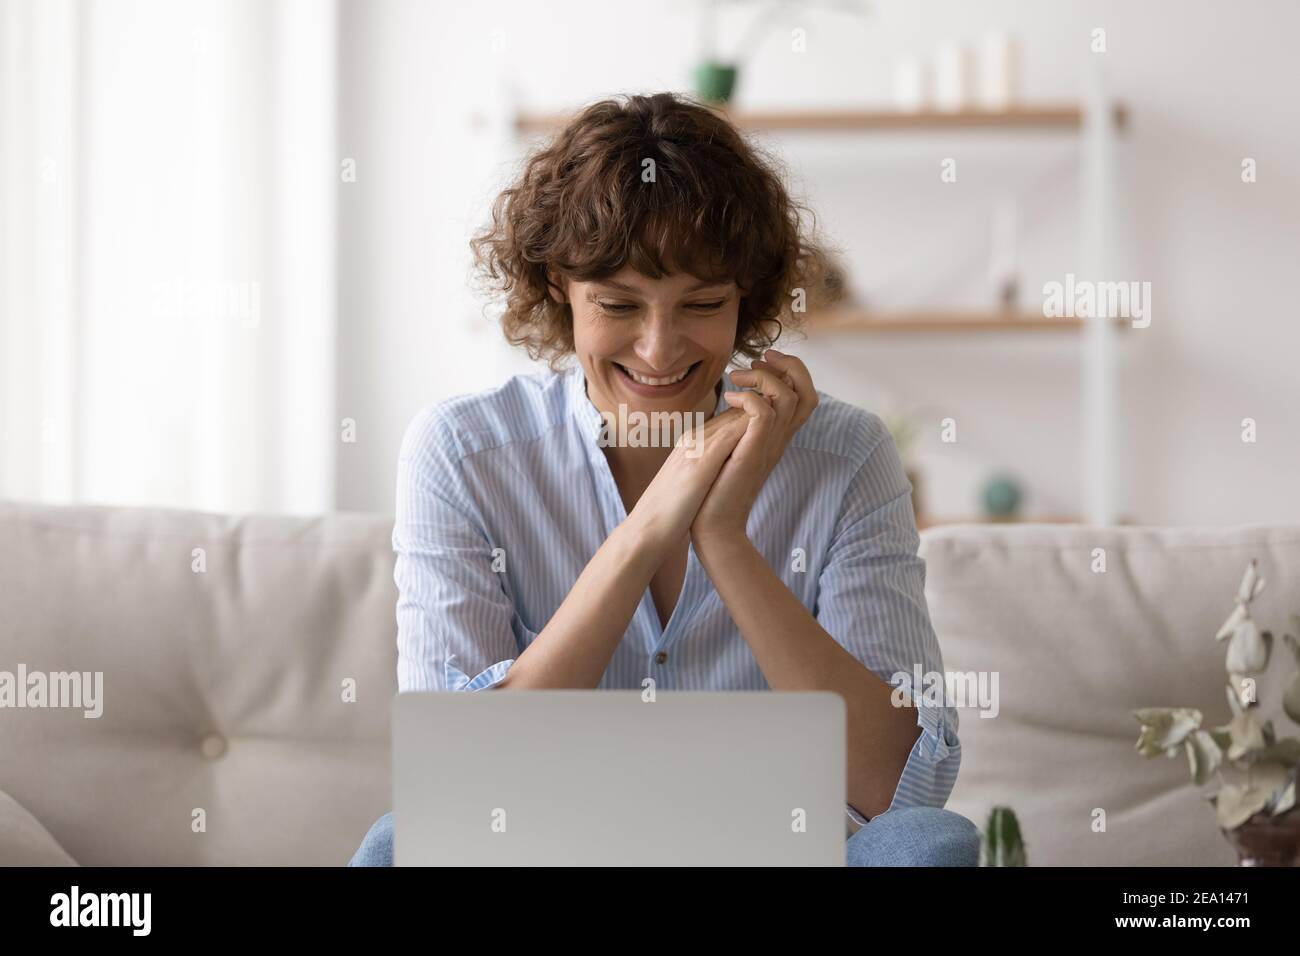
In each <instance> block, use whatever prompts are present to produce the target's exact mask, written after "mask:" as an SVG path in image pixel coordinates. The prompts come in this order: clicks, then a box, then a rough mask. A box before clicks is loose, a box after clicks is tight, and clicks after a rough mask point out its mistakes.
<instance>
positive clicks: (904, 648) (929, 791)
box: [816, 415, 961, 829]
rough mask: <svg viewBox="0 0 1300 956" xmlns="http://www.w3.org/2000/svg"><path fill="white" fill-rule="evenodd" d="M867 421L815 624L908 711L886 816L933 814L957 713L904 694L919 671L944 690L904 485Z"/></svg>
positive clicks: (948, 770) (886, 444) (944, 793)
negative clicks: (910, 733)
mask: <svg viewBox="0 0 1300 956" xmlns="http://www.w3.org/2000/svg"><path fill="white" fill-rule="evenodd" d="M870 421H871V423H872V425H873V428H872V429H871V431H872V432H875V433H882V434H881V435H880V437H879V438H876V439H874V445H873V447H872V450H871V452H870V453H869V454H868V455H867V457H866V459H865V461H864V462H863V464H862V465H861V467H860V468H859V469H858V470H857V473H856V474H855V475H854V477H853V479H852V481H851V482H850V484H849V487H848V489H847V492H846V494H845V497H844V501H843V504H842V507H841V509H840V515H839V517H838V519H837V524H836V528H835V532H834V535H833V538H832V542H831V547H830V551H829V554H828V555H827V559H826V562H825V563H824V564H823V568H822V572H821V574H820V576H819V579H818V599H817V615H816V616H817V621H818V623H819V624H821V626H822V627H823V628H824V629H825V630H826V632H827V633H828V634H830V635H831V636H832V637H834V638H835V640H836V641H838V642H839V643H840V644H841V645H842V646H843V647H844V648H845V649H846V650H848V651H849V653H851V654H852V655H853V656H854V657H855V658H857V660H859V661H860V662H861V663H862V664H863V665H864V666H865V667H867V668H868V669H870V670H871V671H872V672H873V673H875V674H876V675H877V676H878V677H880V678H881V679H882V680H884V681H885V682H886V683H889V684H891V685H893V686H895V687H897V688H901V690H900V692H899V693H900V695H901V696H902V697H904V698H905V699H907V700H909V701H910V702H911V703H912V705H913V706H914V707H915V709H916V722H917V726H918V727H919V728H920V731H921V732H920V736H919V737H918V738H917V740H916V743H915V744H914V745H913V747H912V751H911V753H910V754H909V755H908V758H907V763H906V765H905V766H904V767H903V772H902V774H901V775H900V777H899V780H898V784H897V787H896V788H895V791H894V796H893V799H892V800H891V802H890V804H889V807H888V809H889V810H893V809H895V808H901V807H915V806H932V807H940V808H941V807H943V805H944V804H945V803H946V802H947V800H948V796H949V794H950V793H951V792H952V788H953V785H954V784H955V783H956V780H957V768H958V766H959V765H960V763H961V745H960V743H959V741H958V739H957V712H956V710H955V709H954V708H953V707H951V706H949V702H948V701H947V700H946V699H941V700H940V701H937V702H936V701H927V698H926V697H925V695H924V694H923V693H922V691H923V688H919V687H918V688H913V687H912V682H913V675H914V674H915V673H916V671H917V670H918V669H919V671H920V673H921V674H922V675H926V674H937V675H940V676H939V680H940V681H941V683H940V684H939V685H938V686H940V687H943V686H946V685H945V684H944V683H942V674H943V657H942V655H941V653H940V650H939V641H938V638H937V637H936V636H935V633H934V628H933V627H932V625H931V623H930V613H929V609H928V607H927V606H926V602H925V562H924V560H923V559H921V558H920V557H919V556H918V554H917V551H918V548H919V546H920V538H919V536H918V534H917V531H916V518H915V516H914V514H913V512H912V501H911V492H912V487H911V484H910V482H909V481H908V479H907V474H906V472H905V471H904V469H903V464H902V462H901V460H900V459H899V456H898V450H897V449H896V448H895V446H894V441H893V439H892V438H891V437H890V435H889V433H888V431H886V430H885V428H884V425H883V424H882V423H881V422H880V420H879V418H878V417H877V416H875V415H872V416H870ZM903 675H905V677H904V676H903ZM923 679H926V678H924V677H923ZM845 809H846V811H847V813H848V815H849V818H850V820H852V821H853V823H854V824H857V825H859V826H860V825H861V824H863V823H866V822H867V818H866V817H864V816H863V815H862V814H860V813H858V812H857V811H856V810H855V809H854V808H853V807H851V806H847V805H846V807H845ZM850 829H853V827H850Z"/></svg>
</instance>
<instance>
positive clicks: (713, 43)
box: [695, 0, 869, 105]
mask: <svg viewBox="0 0 1300 956" xmlns="http://www.w3.org/2000/svg"><path fill="white" fill-rule="evenodd" d="M726 2H730V0H700V49H701V53H700V61H699V63H698V64H697V65H696V67H695V92H696V95H698V96H699V97H700V99H702V100H704V101H706V102H710V103H716V104H718V105H723V104H726V103H729V102H730V101H731V98H732V96H733V95H734V94H735V90H736V80H737V77H738V76H739V73H740V68H741V66H743V65H744V62H745V60H747V59H748V58H749V57H750V56H751V55H752V54H753V52H754V51H755V50H756V49H757V48H758V44H759V42H760V41H761V40H762V39H763V36H764V34H766V33H767V30H768V27H769V26H770V25H771V23H772V21H773V20H774V19H775V18H776V16H777V14H779V13H782V12H784V10H785V8H786V7H793V8H798V7H801V6H812V5H813V3H812V0H775V2H772V3H768V4H767V5H766V9H765V10H763V11H762V12H761V13H760V14H758V15H757V16H755V17H754V19H753V20H752V21H751V22H750V24H749V29H748V30H747V31H746V32H745V36H744V38H743V39H742V40H741V42H740V44H739V45H738V46H737V47H736V49H735V52H734V53H733V54H732V55H731V56H729V57H727V56H723V55H722V54H720V53H719V52H718V49H719V44H718V26H717V13H718V8H719V7H721V6H723V4H724V3H726ZM823 5H824V6H827V7H829V8H832V9H833V8H836V7H838V8H841V9H843V10H845V11H847V12H850V13H855V14H856V13H866V12H868V9H869V8H868V7H867V5H866V4H863V3H857V2H853V0H830V2H825V0H824V3H823Z"/></svg>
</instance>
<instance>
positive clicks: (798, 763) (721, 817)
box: [393, 690, 846, 866]
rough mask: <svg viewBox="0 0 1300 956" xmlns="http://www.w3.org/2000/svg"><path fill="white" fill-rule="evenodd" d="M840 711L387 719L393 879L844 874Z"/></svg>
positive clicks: (674, 708) (671, 704) (668, 697)
mask: <svg viewBox="0 0 1300 956" xmlns="http://www.w3.org/2000/svg"><path fill="white" fill-rule="evenodd" d="M845 719H846V718H845V708H844V700H843V698H842V697H840V696H839V695H838V694H835V693H830V692H825V691H817V692H788V691H787V692H781V691H727V692H708V693H696V692H672V691H660V692H659V693H658V694H657V695H656V696H655V699H654V700H653V701H647V700H643V699H642V694H641V692H640V691H634V690H630V691H614V690H594V691H569V690H544V691H519V690H505V691H493V690H488V691H478V692H441V693H438V692H422V693H404V694H399V695H398V696H397V699H396V700H395V701H394V704H393V777H394V786H393V794H394V796H393V827H394V829H393V833H394V863H395V864H396V865H398V866H429V865H468V866H496V865H505V866H534V865H541V866H546V865H549V866H573V865H578V866H701V865H702V866H773V865H795V866H808V865H819V866H822V865H824V866H843V865H844V863H845V846H844V840H845V833H846V815H845V809H844V802H845V772H846V771H845V760H846V757H845Z"/></svg>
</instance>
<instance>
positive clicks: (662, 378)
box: [610, 359, 704, 398]
mask: <svg viewBox="0 0 1300 956" xmlns="http://www.w3.org/2000/svg"><path fill="white" fill-rule="evenodd" d="M610 364H611V365H613V366H614V368H615V369H616V370H617V373H618V375H617V378H618V380H619V382H620V384H621V385H622V387H623V388H626V389H627V390H628V391H630V392H632V393H633V394H634V395H637V396H638V397H640V398H675V397H676V396H678V395H680V394H681V393H682V392H684V391H686V390H687V389H688V388H690V387H691V386H692V384H693V383H694V380H695V378H696V377H697V374H696V373H697V372H698V371H699V369H700V367H701V366H702V365H703V364H704V361H703V360H702V359H701V360H700V361H697V362H694V363H692V364H691V365H688V366H686V367H685V368H683V369H679V370H677V371H675V372H669V373H667V374H653V373H651V372H649V371H645V370H642V369H636V368H632V367H629V366H626V365H622V364H620V363H619V362H613V361H611V362H610Z"/></svg>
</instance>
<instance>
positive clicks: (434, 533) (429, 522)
mask: <svg viewBox="0 0 1300 956" xmlns="http://www.w3.org/2000/svg"><path fill="white" fill-rule="evenodd" d="M460 458H461V454H460V450H459V445H458V443H457V442H456V439H455V436H454V433H453V432H452V430H451V428H450V427H449V426H448V424H447V422H446V421H444V420H443V418H442V417H441V416H440V415H439V413H438V412H437V410H436V408H435V409H427V410H425V411H423V412H421V413H420V414H419V415H418V416H417V417H416V419H415V420H414V421H413V422H412V423H411V425H410V426H409V427H408V428H407V430H406V434H405V435H404V437H403V440H402V448H401V453H400V455H399V456H398V464H397V499H396V520H395V522H394V525H393V551H394V552H395V554H396V561H395V565H394V570H393V577H394V580H395V581H396V583H397V595H398V596H397V686H398V690H399V691H424V690H451V691H477V690H485V689H488V688H490V687H494V686H495V685H497V684H498V683H500V682H501V680H502V679H503V678H504V677H505V676H506V672H507V671H508V670H509V669H510V665H511V664H513V663H514V660H515V657H516V655H517V652H518V645H517V643H516V641H515V637H514V631H513V628H512V619H513V616H514V605H513V603H512V601H511V600H510V597H509V595H508V594H507V592H506V587H505V583H504V580H503V578H504V575H503V574H500V573H498V572H497V571H495V570H494V560H493V558H494V547H493V544H492V542H491V541H490V539H489V537H488V534H487V531H486V530H485V528H484V526H483V523H482V521H481V520H479V517H478V515H477V510H476V508H475V507H474V504H473V502H472V500H471V497H470V496H469V495H468V494H467V493H466V489H465V486H464V482H463V478H462V475H461V470H460Z"/></svg>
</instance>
